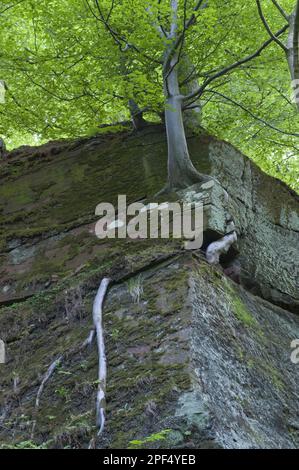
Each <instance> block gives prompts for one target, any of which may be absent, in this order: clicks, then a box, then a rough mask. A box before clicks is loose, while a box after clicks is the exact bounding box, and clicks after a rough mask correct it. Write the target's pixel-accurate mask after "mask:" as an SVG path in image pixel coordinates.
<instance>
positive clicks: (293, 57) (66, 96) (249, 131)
mask: <svg viewBox="0 0 299 470" xmlns="http://www.w3.org/2000/svg"><path fill="white" fill-rule="evenodd" d="M296 3H297V2H295V1H294V0H281V1H280V2H279V3H278V2H277V1H276V0H271V1H267V2H266V1H265V0H264V1H256V2H248V0H238V1H232V0H207V1H203V0H202V1H201V0H148V1H144V0H134V1H132V0H79V1H78V0H76V1H75V0H60V1H58V0H52V1H50V2H45V1H37V0H22V1H17V0H15V1H11V2H7V3H6V7H5V8H2V11H1V9H0V14H1V23H2V34H1V36H0V47H1V52H0V59H1V62H0V78H1V79H3V80H5V82H6V85H7V101H6V103H5V105H1V104H0V116H1V123H0V134H1V135H3V136H4V137H7V138H8V141H11V142H13V143H15V142H16V141H17V142H18V143H20V142H22V143H23V142H26V140H27V141H29V139H28V136H31V139H32V136H33V137H34V138H35V140H36V141H40V140H45V139H49V138H60V137H76V136H79V135H84V134H85V135H86V134H93V133H97V132H101V131H102V130H101V128H100V127H99V126H100V124H103V123H105V122H106V123H109V122H110V123H116V122H120V121H125V120H127V119H128V117H129V114H130V111H131V114H132V115H133V117H134V118H135V125H136V126H137V127H138V126H139V125H144V122H145V121H144V120H145V119H147V120H151V121H153V120H154V121H155V120H156V121H157V120H159V119H160V118H161V117H162V120H163V121H165V127H166V135H167V143H168V182H167V188H168V189H177V188H182V187H186V186H189V185H190V184H193V183H195V182H198V181H205V180H206V179H207V176H206V175H201V174H199V173H198V172H197V170H196V169H195V168H194V166H193V164H192V162H191V159H190V156H189V151H188V145H187V139H186V127H190V123H191V128H192V131H193V132H198V131H200V129H201V127H200V124H201V125H202V126H203V127H205V128H207V129H208V130H209V131H211V132H213V133H214V134H216V135H218V136H219V137H221V138H226V139H227V140H229V141H231V142H232V143H234V144H235V145H237V146H238V147H239V148H240V149H241V150H244V151H245V152H247V153H248V154H249V155H250V156H251V157H253V158H254V159H255V160H256V161H257V162H258V163H259V164H260V165H262V166H263V168H264V169H265V170H266V171H269V172H271V173H272V174H277V175H279V176H280V177H284V179H285V180H286V181H287V182H288V183H289V184H292V185H293V187H296V185H297V182H296V176H295V174H296V171H297V170H298V158H296V157H297V155H298V135H299V133H298V113H297V111H296V109H295V105H294V103H292V101H291V96H290V80H289V78H288V77H289V76H288V73H289V72H288V64H289V68H290V70H291V75H292V80H295V79H296V77H297V75H298V48H297V49H296V44H297V46H298V41H297V43H296V39H295V38H296V36H297V37H298V13H297V12H298V5H296ZM286 12H289V13H286ZM291 12H293V13H292V15H291V14H290V13H291ZM278 46H280V48H279V47H278ZM281 48H283V49H284V51H285V52H287V51H288V52H287V56H288V62H287V61H286V60H285V58H284V56H283V53H282V52H281V50H280V49H281ZM192 113H193V114H192ZM190 115H191V119H190ZM186 116H188V117H189V119H187V118H186ZM199 117H200V120H199ZM16 136H17V139H16ZM8 143H9V142H8Z"/></svg>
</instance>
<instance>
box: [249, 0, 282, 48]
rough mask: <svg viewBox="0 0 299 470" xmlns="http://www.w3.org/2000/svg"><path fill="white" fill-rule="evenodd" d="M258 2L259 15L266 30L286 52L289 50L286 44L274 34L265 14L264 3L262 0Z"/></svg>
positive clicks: (257, 0)
mask: <svg viewBox="0 0 299 470" xmlns="http://www.w3.org/2000/svg"><path fill="white" fill-rule="evenodd" d="M256 4H257V9H258V12H259V15H260V18H261V20H262V22H263V24H264V26H265V28H266V30H267V31H268V33H269V35H270V37H271V38H272V39H273V41H275V42H276V43H277V44H278V45H279V46H280V47H281V48H282V49H283V50H284V51H285V52H288V48H287V46H286V45H285V44H283V42H281V41H280V40H279V39H278V38H277V37H276V36H275V34H273V32H272V30H271V28H270V26H269V24H268V22H267V20H266V18H265V16H264V13H263V10H262V5H261V1H260V0H256Z"/></svg>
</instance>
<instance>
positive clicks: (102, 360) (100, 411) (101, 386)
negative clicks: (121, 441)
mask: <svg viewBox="0 0 299 470" xmlns="http://www.w3.org/2000/svg"><path fill="white" fill-rule="evenodd" d="M109 283H110V279H109V278H107V277H105V278H104V279H102V282H101V284H100V287H99V289H98V292H97V295H96V297H95V299H94V303H93V312H92V315H93V324H94V327H95V331H96V335H97V346H98V355H99V370H98V392H97V404H96V414H97V417H96V424H97V427H98V429H99V431H98V435H99V434H101V433H102V432H103V429H104V426H105V392H106V377H107V362H106V353H105V342H104V334H103V325H102V315H103V302H104V298H105V295H106V292H107V289H108V286H109ZM90 338H91V333H90V335H89V338H88V339H90ZM91 340H92V339H91Z"/></svg>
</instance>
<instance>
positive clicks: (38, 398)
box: [31, 356, 63, 439]
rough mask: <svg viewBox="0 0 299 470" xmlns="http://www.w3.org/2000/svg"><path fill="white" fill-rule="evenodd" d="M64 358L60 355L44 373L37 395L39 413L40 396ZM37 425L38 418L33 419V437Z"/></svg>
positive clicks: (36, 401)
mask: <svg viewBox="0 0 299 470" xmlns="http://www.w3.org/2000/svg"><path fill="white" fill-rule="evenodd" d="M62 360H63V356H59V357H58V358H57V359H55V361H54V362H52V364H51V365H50V367H49V368H48V370H47V372H46V374H45V375H44V378H43V380H42V382H41V384H40V386H39V389H38V391H37V395H36V399H35V412H36V413H37V410H38V408H39V403H40V398H41V395H42V393H43V390H44V388H45V385H46V383H47V382H48V380H49V379H50V378H51V376H52V375H53V373H54V372H55V369H56V368H57V366H59V364H60V363H61V361H62ZM35 426H36V419H35V420H34V421H33V425H32V430H31V439H32V438H33V435H34V431H35Z"/></svg>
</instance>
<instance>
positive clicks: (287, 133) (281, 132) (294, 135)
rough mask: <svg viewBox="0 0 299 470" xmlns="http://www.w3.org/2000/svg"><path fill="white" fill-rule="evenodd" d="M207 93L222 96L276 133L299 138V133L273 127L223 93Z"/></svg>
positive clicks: (213, 91) (212, 91)
mask: <svg viewBox="0 0 299 470" xmlns="http://www.w3.org/2000/svg"><path fill="white" fill-rule="evenodd" d="M205 91H206V93H213V94H214V95H218V96H221V97H222V98H224V99H225V100H227V101H229V102H230V103H232V104H233V105H235V106H237V107H238V108H241V109H242V110H243V111H245V113H247V114H249V115H250V116H251V117H253V118H254V119H255V120H257V121H259V122H261V123H262V124H264V125H265V126H267V127H270V129H272V130H274V131H276V132H279V133H280V134H284V135H290V136H292V137H299V134H298V133H295V132H286V131H283V130H282V129H279V128H278V127H276V126H273V125H272V124H270V123H269V122H267V121H265V120H264V119H263V118H260V117H259V116H257V115H256V114H254V113H253V112H252V111H250V109H248V108H246V107H245V106H244V105H243V104H241V103H238V102H237V101H235V100H233V99H232V98H229V97H228V96H226V95H224V94H223V93H220V92H219V91H215V90H205Z"/></svg>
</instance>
